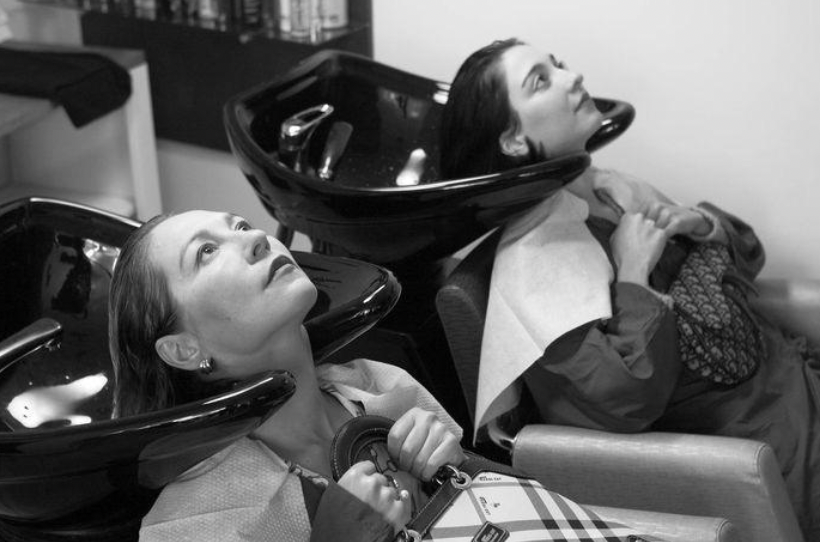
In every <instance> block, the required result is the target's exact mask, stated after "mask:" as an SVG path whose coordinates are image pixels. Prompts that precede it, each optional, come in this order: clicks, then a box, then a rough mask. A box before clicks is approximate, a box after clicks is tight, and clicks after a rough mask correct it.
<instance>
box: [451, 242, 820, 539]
mask: <svg viewBox="0 0 820 542" xmlns="http://www.w3.org/2000/svg"><path fill="white" fill-rule="evenodd" d="M500 233H501V232H500V230H496V231H495V232H493V233H491V234H489V235H488V236H487V237H486V238H484V239H483V240H482V241H481V242H479V243H478V244H477V245H476V246H475V248H474V249H473V250H472V251H471V252H470V253H469V254H468V255H467V256H466V257H465V258H464V259H463V260H462V261H461V262H460V263H459V264H458V266H457V267H456V268H455V270H454V271H453V273H452V274H451V275H450V276H449V277H448V278H447V280H446V282H445V284H444V286H443V287H442V288H441V289H440V290H439V291H438V293H437V295H436V306H437V310H438V311H439V314H440V316H441V320H442V324H443V326H444V330H445V334H446V336H447V340H448V343H449V346H450V350H451V353H452V357H453V361H454V363H455V365H456V372H457V373H458V377H459V381H460V384H461V387H462V390H463V392H464V395H465V397H466V398H467V402H468V405H469V407H470V411H471V415H473V414H474V405H475V400H476V393H477V385H478V366H479V356H480V352H481V338H482V334H483V331H484V317H485V314H486V309H487V296H488V291H489V284H490V276H491V273H492V265H493V258H494V255H495V248H496V246H497V244H498V241H499V238H500ZM757 285H758V287H759V290H760V293H761V296H760V299H758V300H756V304H759V305H762V306H765V309H764V310H766V311H768V312H767V314H771V315H773V316H780V317H782V319H781V320H779V321H778V322H779V323H782V324H783V325H786V326H788V325H789V324H793V325H794V324H796V325H794V327H792V328H788V329H793V330H794V331H798V332H803V333H805V334H806V335H807V336H808V337H809V340H810V341H816V342H813V344H820V328H818V327H817V326H816V323H817V322H820V281H814V282H802V283H800V282H794V281H784V280H772V279H763V280H759V281H758V282H757ZM812 322H813V323H814V325H813V326H812V325H811V323H812ZM812 327H813V329H809V328H812ZM512 433H513V431H510V430H508V429H506V428H504V427H502V426H501V425H500V424H498V423H493V424H490V427H489V431H488V437H489V440H490V442H491V443H492V444H491V446H493V448H494V449H495V450H496V451H498V450H504V452H503V453H504V454H505V455H506V458H507V459H508V460H510V461H511V462H512V464H513V465H514V466H516V467H518V468H520V469H522V470H523V471H525V472H527V473H529V474H530V475H532V476H534V477H536V478H538V479H540V480H541V481H542V482H543V483H544V484H546V485H547V487H549V488H550V489H553V490H555V491H557V492H559V493H561V494H563V495H566V496H567V497H570V498H572V499H575V500H576V501H578V502H583V503H592V504H595V505H601V506H617V507H626V508H635V509H645V510H655V511H659V512H673V513H678V514H685V515H695V516H707V517H719V518H727V519H728V520H729V521H730V522H731V523H732V525H733V526H734V527H735V528H736V529H737V531H738V533H739V536H740V539H741V540H744V541H747V542H756V541H760V542H766V541H772V540H778V541H782V542H799V541H801V540H803V538H802V534H801V532H800V529H799V526H798V524H797V519H796V517H795V514H794V511H793V510H792V508H791V505H790V503H789V498H788V495H787V493H786V487H785V482H784V480H783V478H782V476H781V474H780V469H779V466H778V464H777V461H776V459H775V456H774V452H773V450H772V448H771V447H770V446H768V445H767V444H765V443H761V442H757V441H752V440H745V439H738V438H728V437H719V436H706V435H693V434H681V433H662V432H648V433H640V434H616V433H609V432H604V431H596V430H590V429H582V428H576V427H567V426H560V425H550V424H532V425H525V426H524V427H523V428H521V429H520V430H518V431H517V432H515V434H512Z"/></svg>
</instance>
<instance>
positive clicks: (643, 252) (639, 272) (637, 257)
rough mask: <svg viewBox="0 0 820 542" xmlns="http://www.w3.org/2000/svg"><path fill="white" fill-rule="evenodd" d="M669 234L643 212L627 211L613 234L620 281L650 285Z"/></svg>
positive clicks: (613, 245)
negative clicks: (650, 276)
mask: <svg viewBox="0 0 820 542" xmlns="http://www.w3.org/2000/svg"><path fill="white" fill-rule="evenodd" d="M666 239H667V233H666V230H664V229H663V228H659V227H658V226H657V225H656V224H655V221H654V220H651V219H649V218H646V217H645V216H644V215H642V214H636V213H626V214H624V215H623V216H622V217H621V220H620V222H619V223H618V227H616V228H615V232H614V233H613V234H612V239H611V241H612V255H613V257H614V258H615V265H616V267H617V268H618V281H620V282H634V283H635V284H640V285H641V286H644V287H649V273H651V272H652V270H653V269H654V268H655V264H657V263H658V259H659V258H660V257H661V254H662V253H663V248H664V247H665V246H666Z"/></svg>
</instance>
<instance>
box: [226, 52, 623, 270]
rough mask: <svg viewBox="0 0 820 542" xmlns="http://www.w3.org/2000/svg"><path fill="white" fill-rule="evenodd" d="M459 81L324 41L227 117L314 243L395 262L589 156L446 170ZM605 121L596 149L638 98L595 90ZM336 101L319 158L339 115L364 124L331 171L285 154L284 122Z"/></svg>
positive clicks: (619, 127) (546, 188) (464, 230)
mask: <svg viewBox="0 0 820 542" xmlns="http://www.w3.org/2000/svg"><path fill="white" fill-rule="evenodd" d="M448 90H449V86H448V85H447V84H444V83H440V82H437V81H434V80H431V79H427V78H424V77H420V76H417V75H414V74H411V73H407V72H403V71H400V70H397V69H395V68H391V67H389V66H386V65H383V64H380V63H378V62H375V61H373V60H372V59H369V58H366V57H362V56H359V55H355V54H351V53H345V52H340V51H323V52H319V53H317V54H315V55H313V56H311V57H310V58H308V59H306V60H304V61H303V62H302V63H300V64H298V65H297V66H296V67H294V68H293V69H292V70H290V71H289V72H287V73H286V74H283V75H282V76H280V77H277V78H275V79H273V80H271V81H270V82H269V83H266V84H263V85H260V86H257V87H255V88H252V89H250V90H248V91H246V92H245V93H243V94H241V95H239V96H237V97H235V98H233V99H231V100H230V101H229V102H228V103H227V104H226V106H225V111H224V113H225V115H224V120H225V126H226V130H227V133H228V139H229V141H230V143H231V147H232V150H233V152H234V154H235V156H236V158H237V160H238V162H239V166H240V168H241V169H242V171H243V173H244V174H245V176H246V177H247V179H248V181H249V182H250V184H251V185H252V187H253V189H254V190H255V191H256V193H257V195H258V197H259V198H260V200H261V201H262V203H263V205H264V206H265V207H266V209H267V210H268V211H269V212H270V213H271V214H272V215H273V216H274V217H275V218H276V219H277V220H278V221H279V222H280V223H282V224H283V225H285V226H287V227H289V228H292V229H295V230H297V231H300V232H303V233H305V234H307V235H308V236H309V237H310V238H311V239H312V240H313V241H314V249H315V250H317V251H327V252H329V253H340V254H347V255H351V256H353V257H356V258H361V259H365V260H367V261H372V262H375V263H378V264H385V265H387V264H390V265H391V267H393V266H394V265H396V266H404V265H407V264H411V263H412V262H418V261H433V260H436V259H440V258H442V257H445V256H448V255H450V254H451V253H453V252H454V251H456V250H458V249H459V248H461V247H462V246H464V245H466V244H467V243H469V242H471V241H473V240H474V239H476V238H478V237H479V236H480V235H482V234H483V233H485V232H486V231H488V230H489V229H491V228H492V227H494V226H497V225H498V224H500V223H501V222H503V221H504V220H505V219H507V218H509V217H510V216H511V215H513V214H515V213H518V212H520V211H522V210H524V209H526V208H527V207H529V206H531V205H532V204H533V203H534V202H536V201H538V200H540V199H542V198H544V197H546V196H548V195H549V194H551V193H552V192H554V191H555V190H557V189H558V188H560V187H561V186H563V185H564V184H565V183H567V182H569V181H570V180H572V179H573V178H575V177H576V176H577V175H578V174H579V173H580V172H581V171H583V170H584V169H585V168H586V167H587V166H588V165H589V163H590V159H589V156H588V155H587V154H586V153H579V154H577V155H572V156H568V157H565V158H562V159H558V160H552V161H547V162H543V163H540V164H536V165H533V166H528V167H522V168H518V169H514V170H510V171H506V172H503V173H498V174H494V175H487V176H482V177H475V178H469V179H441V176H440V175H439V173H438V169H437V164H438V141H437V139H438V136H437V132H438V126H439V122H440V117H441V110H442V107H443V104H444V103H446V100H447V95H448ZM595 101H596V104H597V106H598V107H599V109H600V110H601V111H602V112H603V113H604V115H605V117H606V121H605V123H604V126H603V127H602V128H601V129H600V130H599V132H598V133H597V134H596V135H595V136H594V137H593V139H592V140H591V141H590V145H589V149H588V150H590V151H592V150H595V149H597V148H600V147H601V146H602V145H605V144H606V143H608V142H609V141H611V140H612V139H614V138H615V137H617V136H618V135H620V134H621V133H622V132H623V131H624V130H625V129H626V128H627V127H628V126H629V125H630V124H631V122H632V119H633V118H634V109H633V108H632V106H630V105H629V104H627V103H625V102H620V101H615V100H606V99H601V98H596V99H595ZM321 103H328V104H330V105H332V106H333V107H334V113H333V115H331V117H330V118H328V119H327V121H325V122H324V124H323V126H320V127H319V128H318V129H317V131H316V134H315V135H314V136H313V139H312V145H311V147H310V149H308V151H309V161H310V162H311V163H312V164H314V166H315V164H317V163H318V161H319V154H320V153H321V151H322V149H323V147H324V144H325V140H326V138H327V133H328V131H329V130H330V128H331V126H332V125H333V123H334V122H340V121H341V122H347V123H350V124H351V125H352V127H353V131H352V135H351V137H350V139H349V141H348V143H347V146H346V149H345V152H344V155H343V156H342V157H341V159H340V161H339V162H338V164H337V166H336V172H335V175H334V177H333V179H332V180H330V181H325V180H322V179H320V178H319V177H318V176H316V175H310V174H305V173H296V172H294V171H293V170H291V169H290V168H288V167H286V166H285V165H284V164H282V163H281V162H280V161H279V157H278V153H277V142H278V137H279V130H280V126H281V124H282V121H283V120H285V119H286V118H288V117H289V116H291V115H293V114H295V113H298V112H300V111H302V110H304V109H306V108H308V107H312V106H315V105H318V104H321ZM416 149H423V150H424V151H425V153H426V155H427V159H426V161H425V163H424V167H423V168H422V169H421V172H420V181H419V183H418V184H415V185H409V186H400V185H398V184H397V182H396V180H397V178H398V177H399V173H400V172H401V170H402V169H403V168H404V166H405V164H406V163H407V162H408V158H409V157H410V154H411V153H412V152H413V151H414V150H416Z"/></svg>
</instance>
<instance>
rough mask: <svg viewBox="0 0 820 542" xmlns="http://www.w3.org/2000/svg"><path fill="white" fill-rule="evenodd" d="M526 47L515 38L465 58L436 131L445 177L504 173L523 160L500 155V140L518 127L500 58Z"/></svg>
mask: <svg viewBox="0 0 820 542" xmlns="http://www.w3.org/2000/svg"><path fill="white" fill-rule="evenodd" d="M517 45H525V43H524V42H522V41H521V40H519V39H517V38H510V39H506V40H499V41H494V42H493V43H491V44H490V45H487V46H485V47H482V48H481V49H479V50H478V51H476V52H474V53H473V54H471V55H470V56H469V57H467V60H465V61H464V63H463V64H462V65H461V67H460V68H459V70H458V73H456V76H455V78H454V79H453V82H452V84H451V85H450V94H449V97H448V99H447V103H446V104H445V106H444V111H443V112H442V119H441V131H440V141H439V145H440V154H441V158H440V161H441V162H440V167H441V172H442V175H443V176H444V178H445V179H456V178H463V177H472V176H476V175H486V174H488V173H495V172H498V171H504V170H506V169H510V168H512V167H515V166H517V165H520V162H521V160H520V159H515V158H513V157H510V156H507V155H505V154H504V153H503V152H502V151H501V145H500V144H499V136H501V134H502V133H504V131H506V130H507V129H508V128H511V127H512V128H517V127H518V123H519V120H518V116H517V115H516V113H515V111H513V109H512V108H511V107H510V100H509V94H508V92H507V81H506V79H505V77H504V74H503V73H502V72H501V70H500V68H499V64H500V61H501V57H502V55H503V54H504V53H505V52H507V51H508V50H509V49H511V48H513V47H515V46H517Z"/></svg>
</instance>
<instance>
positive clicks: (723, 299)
mask: <svg viewBox="0 0 820 542" xmlns="http://www.w3.org/2000/svg"><path fill="white" fill-rule="evenodd" d="M668 293H669V295H670V296H671V297H672V299H673V301H674V308H675V315H676V317H677V318H676V319H677V326H678V334H679V336H680V339H679V344H680V352H681V359H682V361H683V364H684V366H685V367H686V368H687V369H688V370H689V371H691V372H693V373H694V374H696V375H697V376H699V377H700V378H703V379H705V380H708V381H710V382H714V383H717V384H721V385H726V386H733V385H735V384H739V383H741V382H743V381H744V380H746V379H748V378H749V377H751V376H752V375H753V374H754V373H755V371H756V370H757V368H758V366H759V365H760V362H761V361H762V360H763V359H765V356H766V344H765V341H764V339H763V333H762V332H761V329H760V325H759V324H758V323H757V320H756V318H755V316H754V314H753V313H752V312H751V310H750V309H749V302H748V295H749V294H750V293H754V286H753V285H752V284H751V283H750V282H749V281H748V280H746V279H744V278H743V277H741V276H740V275H739V273H738V272H737V270H736V269H735V266H734V264H733V262H732V257H731V255H730V254H729V249H728V247H726V246H725V245H722V244H719V243H698V244H695V245H694V246H693V247H692V248H691V250H690V251H689V253H688V255H687V256H686V260H685V261H684V263H683V265H682V266H681V269H680V271H679V272H678V276H677V277H676V278H675V280H674V281H673V282H672V284H671V286H670V288H669V292H668Z"/></svg>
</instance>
